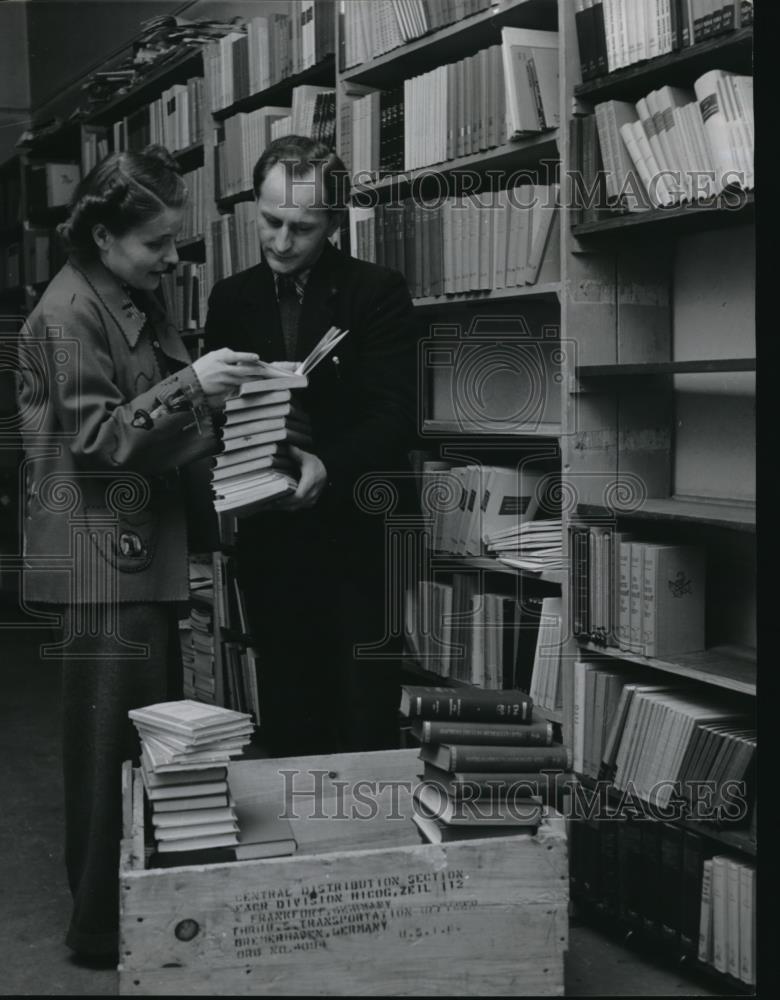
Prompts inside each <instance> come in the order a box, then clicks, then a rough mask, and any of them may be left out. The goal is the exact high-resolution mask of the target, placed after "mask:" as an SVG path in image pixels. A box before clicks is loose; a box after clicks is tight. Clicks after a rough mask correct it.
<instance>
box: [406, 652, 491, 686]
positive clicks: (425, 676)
mask: <svg viewBox="0 0 780 1000" xmlns="http://www.w3.org/2000/svg"><path fill="white" fill-rule="evenodd" d="M402 666H403V670H404V672H406V673H410V674H416V675H417V676H419V677H420V679H421V680H424V681H427V682H428V684H430V685H433V686H434V687H451V688H469V687H473V685H472V684H469V683H468V681H461V680H458V678H457V677H443V676H442V675H441V674H437V673H435V672H434V671H433V670H426V668H425V667H424V666H422V664H421V663H420V661H419V660H418V659H417V657H415V656H414V655H412V654H411V653H409V652H405V653H404V655H403V657H402Z"/></svg>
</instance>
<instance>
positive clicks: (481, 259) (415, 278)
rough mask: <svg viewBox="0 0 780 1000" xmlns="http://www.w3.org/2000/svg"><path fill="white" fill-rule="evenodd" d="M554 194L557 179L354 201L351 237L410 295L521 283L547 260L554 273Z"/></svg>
mask: <svg viewBox="0 0 780 1000" xmlns="http://www.w3.org/2000/svg"><path fill="white" fill-rule="evenodd" d="M556 201H557V186H556V185H524V186H523V187H516V188H510V189H508V190H504V191H496V192H492V193H491V192H488V193H487V194H486V195H484V196H475V195H471V196H468V197H464V198H461V197H449V198H445V199H439V200H438V201H437V202H432V203H430V204H425V203H421V202H419V201H418V200H417V199H415V198H405V199H403V201H402V202H401V203H400V204H397V205H376V206H375V207H373V208H352V209H351V210H350V245H351V248H352V253H353V254H354V255H355V256H356V257H359V258H360V259H361V260H369V261H373V262H374V263H377V264H382V265H384V266H385V267H391V268H393V269H395V270H397V271H401V273H402V274H404V275H405V277H406V280H407V282H408V284H409V289H410V291H411V293H412V296H413V297H415V298H418V297H421V296H427V295H450V294H457V293H459V292H479V291H491V290H499V289H504V288H521V287H524V286H526V285H534V284H536V282H537V280H538V278H539V275H540V272H541V270H542V267H543V265H544V263H545V261H546V260H549V262H550V265H551V267H550V270H551V271H552V270H556V273H558V272H557V269H556V267H555V265H556V257H557V254H556V253H555V250H556V247H557V245H558V241H559V239H560V231H559V224H558V222H557V211H556V207H557V206H556ZM551 280H554V279H551Z"/></svg>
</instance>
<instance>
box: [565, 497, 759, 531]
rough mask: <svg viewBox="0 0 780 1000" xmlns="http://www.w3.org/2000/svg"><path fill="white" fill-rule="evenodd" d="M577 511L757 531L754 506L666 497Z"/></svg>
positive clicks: (585, 506)
mask: <svg viewBox="0 0 780 1000" xmlns="http://www.w3.org/2000/svg"><path fill="white" fill-rule="evenodd" d="M578 510H579V511H580V512H581V513H583V514H585V515H588V514H589V513H598V514H601V515H603V514H604V513H605V512H607V513H609V514H611V515H613V516H616V517H626V518H637V519H639V520H649V521H665V520H670V521H694V522H700V523H702V524H711V525H714V526H716V527H721V528H733V529H735V530H737V531H755V528H756V508H755V505H754V504H752V503H747V502H744V503H740V502H735V501H731V502H729V501H720V500H711V499H688V498H687V497H667V498H666V499H661V498H658V499H653V498H648V499H645V500H644V501H642V506H641V507H638V508H634V507H625V508H621V507H617V506H612V507H609V508H607V507H603V506H596V505H594V504H579V506H578Z"/></svg>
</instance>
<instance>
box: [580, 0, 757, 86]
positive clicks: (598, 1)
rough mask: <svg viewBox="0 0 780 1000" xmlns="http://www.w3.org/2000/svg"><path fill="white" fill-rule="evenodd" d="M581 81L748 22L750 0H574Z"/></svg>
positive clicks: (680, 48) (700, 40) (665, 52)
mask: <svg viewBox="0 0 780 1000" xmlns="http://www.w3.org/2000/svg"><path fill="white" fill-rule="evenodd" d="M574 20H575V26H576V30H577V41H578V44H579V52H580V72H581V74H582V79H583V80H585V81H588V80H593V79H595V78H597V77H600V76H604V75H605V74H607V73H612V72H614V70H616V69H621V68H622V67H624V66H632V65H634V64H635V63H639V62H644V61H645V60H647V59H654V58H655V57H656V56H662V55H666V54H667V53H670V52H679V51H681V50H683V49H686V48H688V47H689V46H691V45H697V44H698V43H699V42H705V41H709V39H711V38H714V37H716V36H718V35H721V34H725V33H728V32H730V31H733V30H734V29H736V28H741V27H746V26H748V25H750V24H752V23H753V2H752V0H726V2H724V0H575V15H574Z"/></svg>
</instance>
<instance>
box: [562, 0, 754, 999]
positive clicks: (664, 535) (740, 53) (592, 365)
mask: <svg viewBox="0 0 780 1000" xmlns="http://www.w3.org/2000/svg"><path fill="white" fill-rule="evenodd" d="M559 31H560V32H561V102H562V120H561V136H562V141H561V174H562V177H564V178H569V177H571V176H572V172H573V171H576V170H577V169H578V166H579V164H578V155H577V154H578V150H577V149H576V148H575V145H574V142H575V138H576V133H575V136H574V137H573V134H572V131H573V130H572V129H571V128H566V126H567V125H568V124H569V123H570V121H571V119H572V118H573V117H574V116H587V115H589V114H592V113H593V112H594V109H595V106H596V105H597V104H599V103H600V102H604V101H610V100H616V101H623V102H636V101H639V100H640V99H641V98H644V97H645V96H646V95H647V94H648V93H649V92H651V91H653V90H656V89H657V88H662V87H664V86H666V85H670V86H673V87H679V88H692V86H693V83H694V81H695V80H696V79H698V78H699V77H700V76H701V75H702V74H704V73H705V72H707V71H709V70H712V69H719V70H729V71H733V72H735V73H742V74H750V73H751V72H752V42H753V34H752V28H742V29H740V30H736V31H732V32H730V33H727V34H723V35H720V36H717V37H713V38H711V39H709V40H704V41H701V42H698V43H696V44H695V45H692V46H690V47H688V48H682V49H680V50H679V51H675V52H671V53H668V54H666V55H662V56H658V57H656V58H654V59H649V60H646V61H644V62H639V63H635V64H634V65H631V66H627V67H624V68H622V69H618V70H616V71H614V72H612V73H610V74H608V75H604V76H600V77H597V78H596V79H593V80H589V81H587V82H582V80H581V62H580V51H579V45H578V35H577V23H576V18H575V5H574V4H569V3H566V2H563V0H562V2H561V3H560V5H559ZM603 152H604V151H603V149H602V154H603ZM567 193H568V195H569V197H566V196H565V197H564V198H563V199H562V200H563V205H564V207H563V210H562V211H563V226H562V230H561V236H562V259H561V267H562V274H561V287H562V293H561V337H562V339H563V340H564V341H571V342H573V344H574V345H575V348H576V349H575V350H572V351H571V352H569V353H567V355H566V361H565V363H564V367H565V393H564V407H563V417H562V422H563V430H562V437H561V449H562V453H563V455H562V466H563V469H564V477H563V478H564V483H565V484H568V486H569V493H570V498H571V502H570V503H569V504H568V505H567V506H566V508H565V510H564V514H563V518H564V527H565V530H564V546H565V547H566V556H567V561H568V565H569V567H570V573H569V577H570V579H569V586H565V587H564V588H563V591H562V597H563V604H564V618H565V620H566V621H567V622H569V623H570V626H569V633H568V638H567V640H566V648H565V652H564V663H565V665H566V667H565V672H564V721H563V732H564V741H565V742H568V743H570V744H572V745H575V744H576V740H577V739H581V738H582V736H581V735H580V734H582V733H583V732H584V733H585V736H584V739H585V740H586V741H587V740H588V739H589V736H588V733H589V727H591V726H593V725H594V722H593V719H590V718H589V717H588V716H587V714H586V716H585V717H584V720H583V715H582V713H583V712H586V713H587V705H588V704H589V702H588V701H587V697H586V696H584V693H583V691H584V688H583V686H578V684H579V685H582V683H583V682H582V681H575V674H576V675H577V677H578V678H579V677H582V676H583V674H582V668H579V670H578V669H577V668H575V663H577V662H578V661H579V662H582V661H584V662H586V663H589V664H594V665H595V667H596V670H597V671H607V672H608V671H609V670H614V669H617V670H618V671H622V670H629V671H631V676H632V678H636V679H637V680H638V682H639V683H643V684H650V685H671V686H672V687H673V688H674V689H675V690H676V689H677V688H678V687H679V688H680V689H681V690H685V691H686V692H687V693H688V696H689V697H690V698H691V699H692V700H696V701H697V703H700V704H711V703H716V704H726V705H728V706H729V707H730V709H731V710H733V711H734V712H735V713H740V714H741V716H742V717H746V718H752V717H753V715H754V711H755V697H756V693H757V664H756V651H755V646H756V642H755V600H756V588H755V583H754V581H753V576H754V572H755V570H754V567H755V558H756V553H755V495H754V480H755V467H754V464H753V463H754V440H755V426H754V418H753V412H752V411H753V397H754V393H755V372H756V368H757V365H756V358H755V339H754V330H753V328H752V319H751V317H752V308H753V306H752V285H753V274H754V264H753V254H752V242H753V239H754V231H753V226H754V219H755V204H754V196H753V193H752V191H743V190H740V189H739V188H726V189H724V191H723V192H722V193H721V194H720V195H718V196H716V197H712V198H710V199H709V200H707V201H702V202H682V203H678V204H672V205H670V206H668V207H663V208H652V209H650V210H649V211H640V212H635V213H629V214H619V213H618V212H617V211H616V210H615V209H614V208H612V209H611V210H609V209H607V210H605V209H602V210H601V211H600V212H598V213H597V216H596V218H592V219H590V220H588V221H578V216H577V207H578V206H577V203H576V198H575V196H574V194H573V188H570V189H569V190H568V192H567ZM705 271H706V272H707V274H708V275H709V278H710V279H711V280H712V281H713V282H714V284H710V282H709V280H708V279H707V278H706V277H705V276H704V272H705ZM716 273H717V274H721V275H722V276H723V277H722V280H721V281H719V279H718V278H716V277H715V274H716ZM715 285H717V286H718V294H717V309H718V310H720V311H721V315H722V316H723V317H724V319H725V317H727V316H728V317H731V316H735V315H739V317H740V319H739V321H738V322H735V321H733V320H731V319H726V324H727V325H728V327H729V330H728V332H727V331H726V329H725V328H723V327H722V326H721V325H720V323H719V322H718V320H717V318H716V317H715V308H716V307H715V304H714V299H715V296H713V295H712V289H713V288H714V287H715ZM735 328H736V329H738V330H739V333H738V335H736V336H734V335H733V332H734V329H735ZM721 417H722V419H723V420H728V423H729V425H730V427H731V430H732V434H733V439H730V437H729V434H728V432H727V431H724V430H723V429H722V426H721ZM715 436H720V437H721V442H720V444H719V445H718V446H717V451H718V453H719V454H720V456H721V464H720V466H719V471H718V473H717V474H715V475H713V474H712V473H713V472H714V470H715V465H714V463H712V462H711V461H710V460H709V458H708V456H710V455H711V454H712V451H711V449H712V448H713V447H714V444H713V442H712V441H711V440H710V437H713V438H714V437H715ZM708 468H709V470H710V472H709V473H708V472H707V469H708ZM583 528H589V530H590V531H591V532H593V531H596V532H598V531H601V530H606V531H607V532H630V533H631V535H630V536H629V537H631V538H632V539H633V540H635V541H637V540H638V541H639V542H644V543H647V544H651V545H652V544H654V543H655V544H660V545H668V546H674V545H677V546H681V545H687V546H694V547H695V548H696V549H697V550H700V551H703V552H704V555H705V559H706V583H705V599H704V603H705V615H704V626H703V627H704V648H703V649H701V648H700V649H698V650H697V651H692V652H687V651H686V652H680V653H673V654H666V655H662V656H657V657H656V656H645V655H640V654H639V653H636V652H628V651H627V650H626V649H625V648H623V649H621V648H618V647H617V646H616V645H615V646H613V645H605V644H604V642H603V641H601V642H596V641H594V640H593V638H592V637H591V636H589V635H588V634H581V630H580V634H575V631H576V630H575V625H576V619H575V612H576V614H577V615H581V614H582V611H581V605H577V606H576V608H575V605H574V601H575V600H576V599H578V598H577V590H576V587H575V585H574V576H575V567H576V566H577V563H576V562H575V551H574V549H573V545H574V544H575V542H574V540H573V539H574V537H575V536H573V535H570V531H571V530H572V529H575V530H579V531H581V529H583ZM579 537H581V535H580V536H579ZM593 537H594V536H593V534H591V535H590V538H591V540H592V539H593ZM613 537H614V536H613ZM631 548H632V549H634V548H636V546H631ZM589 558H590V560H591V562H590V563H589V567H590V569H589V572H591V573H592V572H593V562H592V560H593V559H594V558H595V557H594V556H593V554H592V553H591V554H590V556H589ZM632 558H633V555H632ZM614 572H615V573H616V574H617V572H618V570H617V568H615V571H614ZM592 580H593V577H592V576H591V577H590V579H589V581H588V582H589V584H590V583H592ZM608 593H609V594H610V598H609V599H610V600H611V599H612V596H614V595H613V594H612V592H611V591H608ZM641 594H643V592H642V591H640V595H641ZM592 596H593V595H592V594H591V598H592ZM597 599H598V598H597ZM614 607H615V610H614V612H613V613H614V615H615V616H617V615H618V605H617V604H616V605H615V606H614ZM659 627H660V622H659ZM584 677H585V678H586V680H585V682H584V683H585V684H587V683H588V681H587V677H588V673H587V671H586V672H585V673H584ZM593 683H597V682H593ZM651 697H652V696H651ZM670 697H671V696H670ZM718 699H721V701H719V700H718ZM661 700H662V698H661ZM637 731H639V732H640V736H637V737H636V739H638V740H639V739H641V738H644V739H645V740H647V739H649V736H647V735H645V736H644V737H642V736H641V731H640V730H637ZM645 732H647V730H645ZM657 732H658V731H656V735H657ZM593 738H594V739H595V737H593ZM649 745H650V744H648V745H646V746H645V752H646V756H647V755H649V754H650V753H651V751H649V750H647V746H649ZM643 759H644V758H643ZM627 760H628V759H627V758H624V766H625V765H626V762H627ZM648 766H649V765H648ZM677 773H678V774H679V772H677ZM708 773H710V772H708ZM580 777H581V782H582V785H583V787H585V788H590V789H595V788H596V787H597V785H596V783H595V781H594V779H593V777H589V775H588V773H585V772H583V773H581V776H580ZM609 798H610V801H611V802H613V803H614V802H617V801H619V799H620V794H619V793H618V792H617V789H612V790H611V794H610V796H609ZM746 819H747V821H746ZM754 824H755V815H753V817H752V819H750V817H747V818H745V817H743V818H742V819H741V821H740V822H718V821H717V820H716V819H714V818H710V819H700V820H696V821H694V820H693V819H691V818H689V817H688V816H687V815H686V814H681V815H678V816H676V817H671V823H670V824H669V823H667V824H665V825H666V826H669V825H671V827H677V828H678V829H679V830H680V831H682V833H683V835H684V834H685V832H686V831H692V832H695V833H696V834H699V835H700V836H701V837H702V838H704V840H706V841H707V842H709V843H710V844H711V849H709V854H710V855H711V854H715V853H719V852H720V851H723V852H725V853H727V854H728V855H729V856H731V857H734V858H736V859H741V860H742V861H745V860H747V863H752V861H753V859H754V857H755V850H756V843H755V840H756V838H755V825H754ZM588 825H589V821H582V822H578V823H575V824H573V830H572V834H573V840H574V845H573V848H572V849H573V852H575V853H576V852H578V851H584V852H585V854H586V855H587V853H588V851H589V850H591V848H590V847H588V846H587V840H588V836H589V834H588V831H587V827H588ZM603 825H608V824H603ZM592 849H593V850H595V851H596V854H598V851H599V848H598V846H596V847H594V848H592ZM602 850H606V848H602ZM604 857H605V856H604V855H603V854H602V858H604ZM602 863H606V862H602ZM699 864H700V866H701V860H700V862H699ZM680 875H681V877H682V873H680ZM700 876H701V867H700V868H699V878H700ZM577 881H578V880H577V878H576V877H574V874H573V882H572V886H573V896H574V898H575V899H580V900H581V901H582V902H583V903H584V910H585V912H587V913H590V914H591V915H594V916H595V917H598V914H599V913H601V914H602V915H603V914H604V913H607V914H608V915H609V918H610V920H611V922H612V924H613V926H614V927H622V928H623V932H624V933H626V932H631V933H632V934H633V936H634V938H636V939H638V940H640V941H642V942H644V944H645V945H646V946H647V947H648V948H650V949H651V950H653V952H654V954H660V953H661V952H663V951H664V950H665V951H666V953H667V954H669V955H671V956H672V958H673V959H675V960H679V959H680V958H681V956H682V955H683V949H682V947H681V944H680V942H679V941H677V940H674V939H673V940H671V941H670V942H666V944H664V943H663V942H662V941H661V940H660V939H659V937H658V935H657V934H655V936H654V934H653V933H652V932H650V931H648V929H647V927H645V928H643V927H642V926H641V922H640V925H639V927H638V928H637V927H636V926H634V927H633V928H632V926H631V925H630V924H627V923H626V922H625V914H624V913H623V904H622V901H621V899H620V898H618V889H617V888H616V887H615V886H610V885H603V884H602V885H601V886H599V887H598V890H597V892H596V893H595V895H594V894H593V893H592V892H591V890H589V889H587V888H583V885H582V880H581V879H580V884H579V885H578V886H577ZM620 885H621V886H622V882H621V883H620ZM664 891H665V892H666V893H667V894H668V893H669V891H670V890H669V888H668V887H667V888H666V889H665V890H664ZM692 891H693V892H694V895H695V893H696V892H700V882H699V884H698V888H697V887H696V885H694V887H693V890H692ZM695 901H696V902H697V903H698V901H699V897H698V896H697V897H696V900H695ZM650 922H652V921H650ZM686 955H687V958H686V961H687V962H689V963H690V964H691V966H692V967H694V966H696V967H698V968H700V969H701V970H702V971H707V972H708V974H710V975H711V976H712V977H714V980H713V981H715V982H718V983H719V985H720V986H721V987H722V988H723V989H724V990H725V991H727V992H744V991H745V990H746V986H745V983H741V982H740V981H738V980H737V979H736V978H734V977H733V976H728V975H725V974H722V973H719V972H715V970H714V969H712V968H711V967H710V966H709V965H706V964H703V963H700V962H698V960H697V959H696V953H695V951H694V953H693V955H691V952H690V951H687V952H686Z"/></svg>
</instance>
